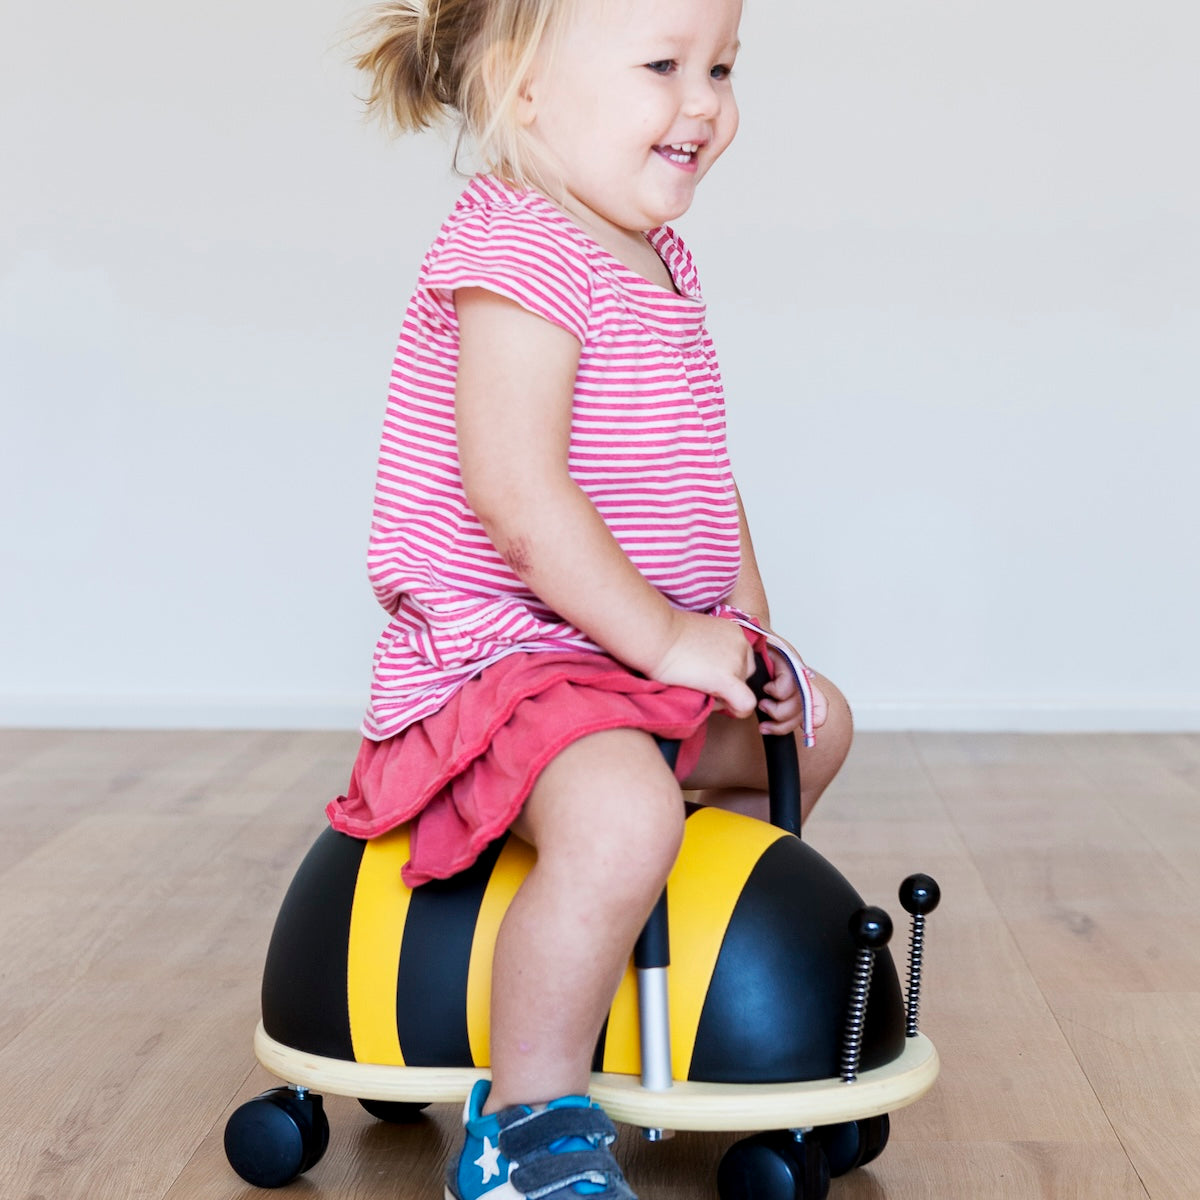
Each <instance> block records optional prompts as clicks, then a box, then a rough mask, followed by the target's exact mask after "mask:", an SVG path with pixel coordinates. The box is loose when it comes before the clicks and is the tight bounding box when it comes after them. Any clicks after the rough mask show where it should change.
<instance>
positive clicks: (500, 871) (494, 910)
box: [467, 836, 537, 1067]
mask: <svg viewBox="0 0 1200 1200" xmlns="http://www.w3.org/2000/svg"><path fill="white" fill-rule="evenodd" d="M536 857H537V856H536V854H535V853H534V851H533V847H532V846H530V845H529V844H528V843H527V842H523V841H521V839H520V838H518V837H512V836H510V837H509V839H508V841H507V842H506V843H505V844H504V849H503V850H501V852H500V857H499V858H498V859H497V860H496V865H495V866H494V867H493V868H492V873H491V875H490V876H489V878H488V885H487V890H486V891H485V892H484V894H483V901H482V902H481V904H480V905H479V915H478V917H477V918H476V920H475V936H474V937H473V938H472V940H471V963H470V967H469V968H468V972H467V1040H468V1041H469V1042H470V1045H471V1061H472V1062H473V1063H474V1064H475V1066H477V1067H488V1066H491V1062H492V1059H491V1032H490V1030H491V1008H492V960H493V958H494V956H495V950H496V935H497V934H498V933H499V932H500V922H501V921H503V920H504V914H505V913H506V912H507V911H508V906H509V905H510V904H511V903H512V899H513V897H514V896H515V895H516V894H517V889H518V888H519V887H520V886H521V884H522V883H524V882H525V876H526V875H528V874H529V872H530V870H531V869H532V867H533V864H534V862H535V860H536Z"/></svg>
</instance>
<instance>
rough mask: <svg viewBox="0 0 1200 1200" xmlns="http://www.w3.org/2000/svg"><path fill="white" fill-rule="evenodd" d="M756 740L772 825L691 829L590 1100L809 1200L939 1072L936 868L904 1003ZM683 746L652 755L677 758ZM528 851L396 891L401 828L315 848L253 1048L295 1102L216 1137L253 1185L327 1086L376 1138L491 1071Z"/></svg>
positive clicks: (296, 885)
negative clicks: (493, 1020) (695, 1135)
mask: <svg viewBox="0 0 1200 1200" xmlns="http://www.w3.org/2000/svg"><path fill="white" fill-rule="evenodd" d="M760 675H762V672H761V670H760ZM759 686H760V689H761V680H760V684H759ZM760 694H761V690H760ZM763 740H764V746H765V750H766V754H767V766H768V776H769V780H770V792H771V823H770V824H768V823H766V822H764V821H757V820H754V819H753V818H750V817H745V816H740V815H737V814H734V813H729V812H725V811H723V810H719V809H714V808H697V809H695V810H694V811H692V812H691V813H690V814H689V816H688V819H687V821H686V823H685V834H684V839H683V846H682V849H681V850H680V853H679V857H678V859H677V861H676V864H675V867H674V869H673V870H672V872H671V876H670V878H669V880H668V883H667V887H666V890H665V892H664V894H663V898H662V901H660V903H659V905H658V907H657V909H656V911H655V913H654V915H653V916H652V917H651V919H650V921H649V922H648V924H647V926H646V929H645V931H644V932H643V934H642V936H641V938H640V940H639V942H638V945H637V948H636V951H635V953H634V961H633V962H632V963H631V964H630V968H629V970H628V971H627V973H626V976H625V979H624V980H623V982H622V984H621V986H620V988H619V990H618V992H617V995H616V997H615V999H614V1000H613V1003H612V1007H611V1009H610V1011H609V1016H608V1020H607V1023H606V1026H605V1029H604V1031H603V1033H602V1034H601V1037H600V1040H599V1043H598V1044H597V1046H596V1051H595V1057H594V1060H593V1075H592V1085H591V1093H592V1096H593V1097H594V1098H595V1099H596V1100H597V1101H598V1102H599V1103H600V1104H601V1105H603V1107H604V1108H605V1110H606V1111H607V1112H608V1114H609V1115H610V1116H611V1117H612V1118H613V1120H615V1121H621V1122H626V1123H628V1124H632V1125H636V1126H640V1127H641V1128H642V1129H643V1130H644V1131H645V1132H646V1136H647V1137H648V1138H650V1139H651V1140H653V1141H656V1140H659V1139H661V1138H662V1137H665V1136H668V1131H670V1130H677V1129H685V1130H722V1131H752V1130H760V1131H761V1130H764V1129H765V1130H768V1132H758V1133H755V1134H754V1136H751V1137H747V1138H745V1139H743V1140H741V1141H739V1142H736V1143H735V1144H734V1145H733V1146H731V1147H730V1148H729V1150H728V1151H727V1152H726V1154H725V1155H724V1157H723V1158H722V1160H721V1163H720V1167H719V1169H718V1172H717V1187H718V1192H719V1194H720V1196H721V1200H822V1198H823V1197H825V1195H826V1194H827V1192H828V1189H829V1179H830V1177H831V1176H836V1175H841V1174H844V1173H845V1172H847V1171H850V1170H852V1169H854V1168H855V1167H859V1166H862V1165H864V1164H865V1163H867V1162H870V1161H871V1160H872V1159H873V1158H875V1157H876V1156H877V1155H878V1154H879V1153H880V1152H881V1151H882V1150H883V1148H884V1146H885V1144H886V1143H887V1138H888V1115H887V1114H888V1113H889V1112H890V1111H892V1110H894V1109H897V1108H901V1107H903V1106H904V1105H907V1104H911V1103H912V1102H913V1101H914V1100H916V1099H918V1098H919V1097H920V1096H921V1095H923V1094H924V1093H925V1092H926V1091H927V1090H928V1089H929V1088H930V1087H931V1086H932V1084H933V1082H934V1079H935V1078H936V1076H937V1073H938V1057H937V1052H936V1051H935V1049H934V1047H933V1044H932V1043H931V1042H930V1041H929V1040H928V1038H926V1037H925V1036H924V1035H923V1034H921V1033H919V1032H918V1029H917V1008H918V1002H919V992H920V977H921V960H922V947H923V941H924V924H925V916H926V914H927V913H929V912H931V911H932V910H933V908H934V907H935V906H936V905H937V902H938V899H939V891H938V886H937V884H936V883H935V882H934V881H933V880H932V879H930V878H929V877H928V876H925V875H913V876H910V877H909V878H908V879H906V880H905V881H904V883H903V884H902V885H901V887H900V902H901V904H902V905H903V907H904V908H905V909H906V910H907V911H908V912H909V913H910V914H912V934H911V939H910V945H909V963H908V976H909V978H908V988H907V996H906V997H902V996H901V990H900V984H899V980H898V978H897V974H896V968H895V965H894V964H893V961H892V957H891V954H890V952H889V951H888V949H887V942H888V939H889V937H890V936H891V932H892V923H891V920H890V918H889V917H888V915H887V913H886V912H884V911H883V910H882V909H879V908H869V907H865V906H864V905H863V901H862V899H861V897H860V896H859V895H858V893H857V892H856V891H855V890H854V888H853V887H852V886H851V885H850V884H849V882H847V880H846V879H845V877H844V876H842V875H841V874H840V873H839V872H838V871H837V870H836V869H835V868H834V867H833V866H831V865H830V864H829V863H828V862H827V861H826V860H825V859H824V858H822V856H821V855H820V854H818V853H817V852H816V851H815V850H813V849H812V847H810V846H808V845H806V844H805V843H803V842H802V841H801V840H800V837H799V829H800V822H799V812H800V781H799V768H798V763H797V755H796V744H795V740H794V739H793V738H792V737H791V736H787V737H770V736H768V737H765V738H764V739H763ZM677 750H678V745H677V744H675V743H664V745H663V753H664V755H666V756H667V758H668V760H669V761H673V756H674V753H675V752H676V751H677ZM534 854H535V852H534V851H533V850H532V849H531V848H530V847H529V846H527V845H526V844H525V843H523V842H521V841H520V840H519V839H517V838H515V837H504V838H501V839H499V840H498V841H496V842H494V843H493V844H492V845H491V846H490V847H489V848H488V850H487V851H485V853H484V854H483V856H482V857H481V858H480V859H479V861H477V862H476V863H475V864H474V865H473V866H472V867H471V868H469V869H468V870H466V871H464V872H462V873H461V874H460V875H457V876H455V877H454V878H453V879H449V880H444V881H436V882H433V883H427V884H424V885H423V886H421V887H419V888H417V889H415V890H413V891H409V890H408V889H407V888H405V887H404V885H403V884H402V882H401V880H400V867H401V865H402V864H403V863H404V862H405V861H406V860H407V858H408V831H407V829H405V828H400V829H396V830H394V831H392V832H390V833H387V834H385V835H383V836H381V837H378V838H374V839H371V840H369V841H361V840H358V839H355V838H351V837H348V836H346V835H345V834H341V833H337V832H335V831H334V830H332V829H327V830H325V831H324V832H323V833H322V834H321V835H320V836H319V837H318V838H317V840H316V842H315V844H314V845H313V846H312V848H311V850H310V851H309V852H308V855H307V856H306V857H305V859H304V861H303V862H302V863H301V865H300V867H299V869H298V871H297V872H296V875H295V878H294V879H293V881H292V884H291V886H290V888H289V890H288V892H287V895H286V897H285V898H284V901H283V905H282V907H281V909H280V912H279V916H278V918H277V919H276V922H275V929H274V933H273V934H272V937H271V942H270V948H269V950H268V952H267V961H266V967H265V970H264V975H263V983H262V1020H261V1022H260V1023H259V1026H258V1029H257V1031H256V1034H255V1039H254V1050H255V1054H256V1056H257V1058H258V1060H259V1062H260V1063H261V1064H262V1065H263V1066H264V1067H266V1068H267V1070H269V1071H270V1072H272V1073H273V1074H274V1075H276V1076H278V1077H279V1078H280V1079H282V1080H285V1081H286V1082H287V1084H288V1086H286V1087H279V1088H275V1089H273V1090H272V1091H269V1092H266V1093H264V1094H263V1095H261V1096H258V1097H256V1098H255V1099H253V1100H250V1101H248V1102H247V1103H245V1104H243V1105H242V1106H241V1107H239V1108H238V1109H237V1110H236V1111H235V1112H234V1113H233V1115H232V1116H231V1117H230V1119H229V1122H228V1125H227V1126H226V1129H225V1151H226V1154H227V1156H228V1158H229V1162H230V1164H231V1165H232V1166H233V1168H234V1170H235V1171H237V1173H238V1174H239V1175H240V1176H241V1177H242V1178H243V1179H245V1180H246V1181H247V1182H249V1183H251V1184H255V1185H257V1186H259V1187H268V1188H270V1187H280V1186H282V1185H284V1184H287V1183H289V1182H291V1181H292V1180H293V1179H295V1178H296V1177H297V1176H299V1175H301V1174H302V1173H304V1172H305V1171H307V1170H309V1169H310V1168H311V1167H313V1166H314V1165H315V1164H316V1163H317V1162H318V1161H319V1160H320V1158H321V1156H322V1154H324V1152H325V1148H326V1146H327V1145H328V1141H329V1122H328V1120H327V1118H326V1116H325V1113H324V1111H323V1108H322V1101H321V1096H320V1095H319V1094H318V1091H320V1092H327V1093H330V1094H334V1095H340V1096H353V1097H355V1098H357V1099H358V1100H359V1101H360V1103H361V1104H362V1106H363V1107H364V1108H365V1109H366V1110H367V1111H368V1112H369V1113H371V1114H372V1115H374V1116H376V1117H378V1118H380V1119H382V1120H385V1121H411V1120H414V1119H416V1118H417V1117H418V1114H419V1112H420V1110H421V1109H423V1108H425V1107H426V1106H427V1105H429V1104H430V1103H434V1102H457V1103H462V1102H463V1101H464V1100H465V1099H466V1097H467V1095H468V1093H469V1092H470V1090H471V1087H472V1085H473V1083H474V1082H475V1080H476V1079H478V1078H480V1077H481V1076H483V1075H485V1074H486V1071H487V1067H488V1062H489V1058H488V1006H489V992H490V986H491V970H492V951H493V946H494V943H495V937H496V931H497V929H498V928H499V926H500V922H501V919H502V918H503V916H504V913H505V911H506V910H507V907H508V904H509V902H510V901H511V900H512V897H513V896H514V895H515V893H516V891H517V888H518V887H519V886H520V884H521V881H522V880H523V879H524V877H525V875H526V873H527V872H528V870H529V868H530V865H531V864H532V862H533V860H534ZM668 905H669V909H670V914H671V916H670V921H669V930H668V919H667V912H668ZM668 935H669V936H668ZM668 941H669V946H668ZM668 950H669V953H668ZM668 983H669V987H668Z"/></svg>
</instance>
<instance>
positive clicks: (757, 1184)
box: [717, 1129, 829, 1200]
mask: <svg viewBox="0 0 1200 1200" xmlns="http://www.w3.org/2000/svg"><path fill="white" fill-rule="evenodd" d="M717 1192H718V1194H719V1195H720V1197H721V1200H825V1197H826V1196H827V1195H828V1193H829V1163H828V1162H827V1161H826V1158H825V1151H824V1149H823V1148H822V1146H821V1144H820V1142H818V1141H817V1140H816V1139H815V1138H812V1137H806V1138H805V1139H804V1140H803V1141H797V1139H796V1136H795V1135H794V1134H793V1133H791V1132H789V1131H788V1130H786V1129H785V1130H778V1131H773V1132H771V1133H760V1134H756V1135H755V1136H754V1137H750V1138H745V1139H743V1140H742V1141H740V1142H735V1143H734V1144H733V1145H732V1146H730V1147H729V1149H728V1150H727V1151H726V1152H725V1156H724V1157H723V1158H722V1159H721V1165H720V1166H719V1167H718V1168H717Z"/></svg>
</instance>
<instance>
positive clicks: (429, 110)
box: [352, 0, 575, 188]
mask: <svg viewBox="0 0 1200 1200" xmlns="http://www.w3.org/2000/svg"><path fill="white" fill-rule="evenodd" d="M574 2H575V0H389V2H388V3H384V4H380V5H378V6H377V7H375V8H374V9H372V10H371V12H370V13H369V14H368V17H367V19H366V21H365V22H364V23H363V25H362V27H361V29H360V37H361V41H362V44H363V47H364V48H363V49H361V50H360V51H359V52H358V53H356V54H355V56H354V58H353V60H352V61H353V62H354V65H355V66H356V67H358V68H359V70H361V71H364V72H366V74H367V76H368V79H369V80H370V91H369V92H368V94H367V96H366V105H367V111H368V113H371V114H373V115H377V116H379V117H382V118H383V120H384V122H385V123H386V124H389V125H391V126H392V127H393V128H394V129H396V130H398V131H399V132H401V133H411V132H416V131H417V130H419V129H424V128H426V127H428V126H430V125H433V124H436V123H437V122H438V121H439V120H441V119H442V118H443V117H445V116H447V115H448V114H449V113H451V112H453V113H456V114H457V115H458V122H459V131H460V135H461V134H464V133H465V134H466V135H468V137H469V138H470V139H471V140H472V141H473V142H474V143H475V148H476V149H477V150H478V152H479V154H480V155H481V156H482V158H483V159H484V162H485V163H486V164H487V167H488V169H489V170H492V171H496V172H498V173H500V174H502V175H504V176H505V177H506V178H508V179H509V180H510V181H511V182H513V183H516V184H519V185H522V186H526V187H530V186H542V187H543V188H544V187H546V186H547V184H546V182H545V181H541V182H540V183H539V179H538V172H537V168H536V164H535V163H533V161H532V159H531V157H530V155H529V154H528V153H527V150H526V147H525V146H524V144H523V139H522V137H521V131H520V129H519V128H518V123H517V121H516V118H515V115H514V112H515V105H516V99H517V97H518V94H519V92H520V88H521V84H522V81H523V80H524V78H525V77H526V75H527V73H528V72H529V70H530V69H531V67H532V65H533V61H534V56H535V55H536V54H537V53H538V50H539V47H541V46H542V44H543V41H544V39H545V38H546V37H548V36H549V37H552V36H553V35H554V32H555V31H556V30H557V29H558V28H560V27H561V25H562V23H563V22H564V21H565V20H567V19H568V16H569V14H570V13H571V12H572V11H573V9H574Z"/></svg>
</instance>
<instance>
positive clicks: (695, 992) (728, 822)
mask: <svg viewBox="0 0 1200 1200" xmlns="http://www.w3.org/2000/svg"><path fill="white" fill-rule="evenodd" d="M790 836H791V835H790V834H788V833H785V832H784V831H783V830H782V829H776V828H775V827H774V826H773V825H769V824H767V823H766V822H765V821H750V820H747V819H746V818H745V817H740V816H737V815H735V814H732V813H728V812H725V811H724V810H723V809H719V808H702V809H700V810H699V811H697V812H695V813H693V814H692V815H691V816H690V817H689V818H688V821H687V825H686V826H685V830H684V837H683V846H682V848H681V849H680V851H679V857H678V858H677V859H676V860H675V867H674V869H673V870H672V872H671V877H670V879H669V880H668V881H667V907H668V911H669V914H670V928H671V966H670V968H669V970H668V972H667V980H668V988H669V995H670V1006H671V1072H672V1074H673V1075H674V1077H675V1078H676V1079H679V1080H685V1079H687V1078H688V1076H689V1074H690V1072H691V1066H692V1054H693V1052H694V1050H695V1046H696V1031H697V1029H698V1028H699V1025H700V1016H701V1013H702V1012H703V1010H704V1002H705V1000H706V999H707V997H708V985H709V982H710V981H711V979H712V975H713V969H714V968H715V966H716V963H717V957H718V955H719V954H720V953H721V944H722V942H723V941H724V940H725V931H726V929H727V928H728V927H729V922H730V920H731V918H732V917H733V911H734V909H735V908H736V907H737V902H738V899H739V897H740V896H741V894H742V889H743V888H744V887H745V886H746V880H747V879H749V877H750V874H751V872H752V871H753V870H754V868H755V866H756V865H757V864H758V861H759V859H761V858H762V856H763V855H764V854H765V853H766V852H767V850H768V849H769V848H770V847H771V846H773V845H774V844H775V843H776V842H777V841H779V839H780V838H783V837H790ZM603 1069H604V1070H605V1071H609V1072H613V1073H616V1074H626V1075H637V1074H639V1073H640V1071H641V1069H642V1068H641V1049H640V1046H639V1044H638V1008H637V980H636V977H635V974H634V970H633V967H632V965H631V966H630V968H629V969H628V970H627V971H626V973H625V976H624V978H623V979H622V980H621V985H620V987H619V988H618V989H617V994H616V997H615V999H614V1000H613V1004H612V1008H611V1009H610V1010H609V1015H608V1028H607V1032H606V1034H605V1040H604V1067H603Z"/></svg>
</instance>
